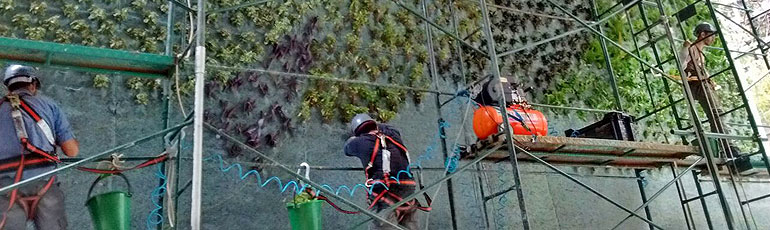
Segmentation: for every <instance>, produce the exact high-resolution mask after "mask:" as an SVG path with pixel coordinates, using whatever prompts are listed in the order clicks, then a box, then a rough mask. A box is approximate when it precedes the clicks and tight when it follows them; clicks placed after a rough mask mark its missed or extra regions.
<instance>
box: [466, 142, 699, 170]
mask: <svg viewBox="0 0 770 230" xmlns="http://www.w3.org/2000/svg"><path fill="white" fill-rule="evenodd" d="M502 139H504V137H502V136H501V135H497V136H493V137H491V138H489V139H487V140H481V141H479V142H477V143H476V144H474V146H473V147H472V148H471V149H475V150H474V151H471V153H470V154H469V155H468V156H467V158H474V157H475V156H476V155H475V154H477V153H479V152H480V151H483V149H486V148H489V147H491V146H494V145H499V144H504V142H503V140H502ZM514 139H515V142H516V146H517V147H519V148H521V149H524V150H527V151H528V152H530V153H532V154H533V155H535V156H538V157H540V158H541V159H544V160H546V161H548V162H551V163H557V164H570V165H595V166H606V165H612V166H626V167H638V168H650V167H658V166H660V165H663V164H667V163H670V162H674V161H680V160H683V159H685V158H686V157H688V156H692V155H699V151H700V150H699V149H698V148H697V147H696V146H686V145H670V144H658V143H646V142H635V141H619V140H605V139H590V138H572V137H549V136H545V137H537V139H535V140H533V138H532V136H526V135H515V136H514ZM517 151H518V153H517V158H518V159H521V160H525V161H527V160H533V159H532V158H531V157H529V156H528V155H526V154H524V153H523V152H521V151H520V149H517ZM508 157H509V153H508V150H507V145H504V146H503V147H502V148H500V149H499V150H497V151H496V152H495V153H493V154H492V155H490V156H489V157H487V160H491V161H500V160H505V159H508Z"/></svg>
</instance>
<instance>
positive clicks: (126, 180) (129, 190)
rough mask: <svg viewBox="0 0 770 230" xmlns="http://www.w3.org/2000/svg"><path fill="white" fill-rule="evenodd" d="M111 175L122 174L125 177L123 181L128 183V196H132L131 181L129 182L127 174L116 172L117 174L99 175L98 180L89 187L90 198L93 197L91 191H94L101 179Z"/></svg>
mask: <svg viewBox="0 0 770 230" xmlns="http://www.w3.org/2000/svg"><path fill="white" fill-rule="evenodd" d="M111 176H120V177H121V178H123V181H125V182H126V185H128V197H131V194H132V193H131V183H130V182H128V178H126V175H123V174H122V173H116V174H102V175H100V176H99V177H97V178H96V180H95V181H94V183H92V184H91V187H90V188H88V199H91V192H93V190H94V187H96V184H97V183H99V181H101V180H102V179H104V178H107V177H111ZM88 199H86V200H88Z"/></svg>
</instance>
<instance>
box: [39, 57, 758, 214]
mask: <svg viewBox="0 0 770 230" xmlns="http://www.w3.org/2000/svg"><path fill="white" fill-rule="evenodd" d="M44 74H45V76H44V84H45V86H44V90H43V91H44V93H45V94H47V95H50V96H52V97H53V98H55V99H56V100H57V101H59V102H60V103H61V106H62V108H63V109H64V111H65V113H67V115H68V116H69V117H70V119H71V121H72V123H73V125H74V127H75V132H76V134H77V137H78V138H79V140H80V141H81V144H82V149H83V151H82V156H90V155H93V154H96V153H98V152H101V151H103V150H105V149H108V148H110V147H113V146H115V145H118V144H121V143H125V142H127V141H130V140H133V139H136V138H138V137H141V136H143V135H146V134H148V133H152V132H154V131H156V130H160V127H161V117H160V114H161V109H160V106H159V104H160V103H158V102H155V103H153V104H151V105H148V106H140V105H136V104H135V103H134V102H133V100H132V98H131V95H130V93H128V92H126V91H125V90H123V88H122V87H117V85H120V84H122V82H123V78H121V77H115V78H113V81H112V84H113V87H111V88H110V89H102V90H97V89H92V88H90V87H83V86H84V85H89V84H90V80H88V79H90V78H87V77H83V76H82V75H81V74H79V73H75V72H54V71H44ZM156 96H157V95H156ZM425 99H426V100H425V101H424V103H423V104H420V105H413V104H408V105H405V107H404V108H403V110H402V111H404V112H403V113H400V114H399V115H398V116H397V117H396V118H395V119H394V120H393V121H392V122H391V124H393V125H395V126H397V127H399V128H401V132H402V134H403V136H404V139H405V142H406V145H407V146H408V147H410V149H411V153H412V157H413V159H415V158H417V157H418V156H420V155H423V154H429V156H432V158H429V159H426V160H424V161H423V162H424V163H423V166H424V167H443V159H442V154H441V152H440V150H439V148H435V149H434V150H433V151H430V152H426V151H425V150H426V148H427V147H428V146H430V145H432V143H437V142H436V141H437V140H438V139H437V138H436V132H435V130H436V127H437V125H436V124H437V118H436V109H435V107H434V106H433V105H435V102H434V99H435V98H434V97H433V96H427V97H426V98H425ZM209 103H213V102H210V101H209ZM463 105H464V104H463V101H458V102H457V103H454V102H453V103H450V104H449V106H447V107H445V108H444V109H443V110H442V112H443V114H445V115H446V116H447V117H448V118H447V120H448V121H449V123H450V124H452V126H451V127H450V128H449V130H448V132H447V133H448V142H449V143H450V144H451V143H454V140H455V139H456V138H457V139H458V140H459V142H460V143H465V142H466V141H468V140H471V137H472V133H470V132H461V131H462V130H461V129H462V127H463V126H462V125H460V124H461V122H460V121H461V115H462V113H463V112H464V110H463V108H464V107H463ZM172 114H174V117H175V119H174V122H172V123H175V122H178V121H179V120H180V119H181V118H180V115H179V112H178V111H177V109H176V107H174V108H173V109H172ZM582 125H584V124H573V123H570V122H569V121H554V122H552V125H551V129H552V130H550V133H552V134H554V135H558V134H559V133H561V132H562V130H561V128H562V127H573V126H582ZM297 127H298V128H297V129H296V130H295V132H294V135H293V136H291V137H287V138H285V139H283V140H282V141H281V142H280V144H279V146H278V147H276V148H272V149H271V148H262V149H261V150H262V151H265V152H266V153H268V154H269V155H271V156H272V157H275V158H276V159H278V160H279V161H280V162H282V163H284V164H288V165H298V164H299V163H300V162H302V161H306V162H308V163H310V164H311V165H314V166H335V167H358V166H360V163H359V161H358V160H356V159H353V158H349V157H344V155H343V154H342V152H341V146H342V144H343V143H344V140H345V138H346V137H345V134H344V132H345V131H344V127H343V125H342V124H321V123H319V122H308V123H306V124H304V125H297ZM466 128H467V126H466ZM458 134H459V135H460V136H459V138H458V136H457V135H458ZM217 138H218V137H217V136H215V135H212V134H211V133H209V134H208V136H207V138H206V146H207V148H206V152H205V153H204V154H205V156H213V155H215V154H224V151H223V150H222V149H221V147H220V146H221V144H220V141H221V140H219V139H217ZM187 144H188V145H187V146H188V147H189V138H188V143H187ZM160 151H162V150H161V141H160V139H158V140H153V141H150V142H148V143H146V144H142V145H137V146H135V147H132V148H131V149H128V150H126V151H122V152H121V153H124V154H126V155H132V156H136V155H153V154H157V153H159V152H160ZM190 156H191V151H190V149H185V151H184V152H183V157H184V158H185V159H183V162H182V172H181V174H180V175H181V176H180V181H181V183H182V184H184V183H185V182H187V181H188V180H189V178H190V175H191V169H190V168H191V162H190V161H189V157H190ZM254 156H255V155H253V154H248V153H245V154H244V155H242V156H240V157H238V158H227V157H225V159H226V161H228V162H236V161H245V162H248V161H251V160H252V158H253V157H254ZM464 163H465V162H463V163H462V164H464ZM219 167H220V165H219V164H218V162H217V161H206V162H205V163H204V190H203V197H204V201H203V217H202V219H203V226H204V229H288V228H289V227H288V215H287V211H286V209H285V202H284V200H286V199H288V198H289V197H290V195H289V192H286V193H283V194H281V193H280V192H279V189H278V188H277V187H278V186H277V185H275V184H273V183H270V184H268V185H267V186H265V187H264V188H263V187H260V186H258V185H257V184H256V183H255V179H254V177H248V178H246V179H245V180H244V181H241V180H240V179H239V175H237V172H234V171H230V172H226V173H223V172H222V171H220V170H219ZM559 168H560V169H562V170H564V171H566V172H568V173H570V174H571V175H574V176H575V177H576V178H578V179H580V180H581V181H584V182H585V183H586V184H588V185H590V186H592V187H594V188H596V189H597V190H599V191H601V192H602V193H603V194H605V195H606V196H608V197H610V198H611V199H613V200H615V201H617V202H618V203H620V204H621V205H624V206H626V207H628V208H631V209H633V208H634V207H636V206H638V205H640V204H641V203H642V202H641V199H640V195H639V191H638V187H637V184H636V179H635V178H634V172H633V170H632V169H624V168H591V167H567V166H560V167H559ZM521 171H522V173H523V178H522V180H523V190H524V198H525V201H526V207H527V211H528V214H529V215H528V216H529V221H530V224H531V226H532V227H533V229H607V228H611V227H612V226H614V225H615V224H616V223H617V222H619V221H620V220H621V219H623V218H624V217H625V216H626V214H625V213H624V212H623V211H622V210H620V209H618V208H616V207H614V206H613V205H611V204H610V203H608V202H606V201H604V200H602V199H600V198H599V197H597V196H596V195H593V194H590V193H589V192H587V191H586V190H585V189H582V188H580V187H579V186H578V185H577V184H575V183H573V182H572V181H569V180H568V179H566V178H564V177H562V176H560V175H557V174H554V173H553V172H552V171H551V170H550V169H548V168H545V167H544V166H542V165H537V164H532V163H522V169H521ZM156 172H157V168H156V167H150V168H147V169H143V170H138V171H132V172H129V173H127V175H128V177H129V178H130V180H131V182H132V185H133V190H134V193H133V195H134V196H133V203H132V208H133V214H132V226H133V228H134V229H145V228H147V224H146V221H147V217H148V214H149V212H150V211H151V210H152V209H153V207H154V206H153V205H152V204H151V203H150V197H151V193H152V191H153V189H154V188H155V187H156V186H157V185H158V179H157V178H156V176H155V173H156ZM261 173H262V176H263V178H266V177H269V176H278V177H279V178H281V180H283V181H284V182H285V181H286V180H290V179H292V178H291V177H288V176H286V173H283V172H281V171H279V170H277V169H275V168H271V167H266V168H265V169H264V170H262V171H261ZM440 174H441V172H439V171H429V172H426V173H425V175H424V176H425V178H426V181H428V182H431V181H435V180H436V179H438V178H439V177H440ZM479 174H481V175H482V181H483V184H484V186H483V187H484V190H485V192H486V194H490V193H493V192H496V191H500V190H502V189H505V188H508V187H510V186H511V185H512V184H511V181H512V179H511V167H510V164H509V163H507V162H501V163H497V164H494V163H485V164H484V167H483V171H482V172H470V173H464V174H462V175H460V176H458V177H457V178H456V179H454V183H455V187H454V191H455V194H454V199H455V205H456V208H455V211H456V214H457V216H456V218H457V222H458V226H459V228H460V229H484V228H485V226H486V221H485V217H484V212H483V209H484V208H483V204H482V202H481V198H480V197H481V195H480V194H479V192H480V189H479V177H478V175H479ZM95 177H96V176H95V175H93V174H88V173H84V172H79V171H68V172H66V173H64V174H63V175H62V176H61V177H60V178H61V181H62V187H63V188H64V190H65V191H66V193H67V209H68V220H69V223H70V226H71V229H90V228H91V224H90V218H89V216H88V213H87V210H86V208H85V207H84V203H85V201H86V192H87V188H88V186H89V185H90V183H91V182H92V181H93V179H94V178H95ZM311 178H312V179H313V180H316V181H318V182H322V183H325V184H329V185H331V186H333V187H336V186H340V185H347V186H352V185H354V184H356V183H360V182H361V181H362V180H363V175H362V173H360V172H351V171H320V170H314V171H312V172H311ZM671 178H672V173H671V171H670V169H668V168H663V169H654V170H651V171H649V173H648V177H647V180H646V187H645V190H646V192H647V194H648V195H652V194H653V193H654V192H655V191H657V189H659V188H660V187H662V186H663V185H665V184H666V183H667V182H668V180H670V179H671ZM683 181H684V185H685V187H686V194H687V197H694V196H696V190H695V187H694V184H693V180H692V177H691V175H690V174H687V176H685V177H684V178H683ZM113 186H115V187H118V186H121V185H118V184H117V182H116V183H115V184H114V185H113ZM703 186H704V191H706V192H708V191H711V190H712V186H711V184H710V183H709V182H704V183H703ZM724 187H725V188H726V189H727V190H728V194H732V191H733V190H732V187H730V185H729V184H728V183H724ZM744 187H745V191H746V193H747V195H748V197H756V196H759V195H763V194H765V193H768V191H770V184H768V183H765V182H761V183H759V182H757V183H746V184H744ZM434 192H435V191H431V194H433V193H434ZM345 196H346V197H349V196H348V195H345ZM677 196H678V194H677V191H676V188H675V187H673V186H672V187H671V188H669V189H668V190H666V191H665V192H664V193H663V194H662V195H661V196H660V197H659V198H658V199H657V200H656V201H655V202H653V203H652V205H651V211H652V219H653V220H654V221H655V223H657V224H660V225H661V226H663V227H664V228H666V229H685V228H686V224H685V221H684V214H683V213H682V208H681V206H680V204H679V202H678V198H677ZM742 197H743V194H742ZM349 198H350V199H351V200H354V201H356V202H357V203H359V204H361V205H364V204H365V203H366V202H365V197H364V195H363V193H361V192H360V191H359V192H357V193H356V194H355V195H354V197H349ZM434 198H435V202H434V204H433V208H434V211H433V212H431V213H430V214H429V215H430V216H429V217H427V214H421V215H423V220H424V222H428V223H429V227H428V228H429V229H449V228H451V224H450V223H451V222H450V209H449V204H448V200H447V196H446V187H445V186H442V189H441V190H439V192H438V194H437V195H436V196H434ZM730 199H732V200H735V197H734V195H730ZM744 199H745V198H744ZM338 203H339V202H338ZM517 203H518V202H517V199H516V194H515V193H514V192H510V193H508V194H506V195H504V196H501V197H498V198H495V199H492V200H490V201H489V202H487V204H486V209H487V212H488V214H489V216H488V220H489V223H490V225H489V228H490V229H518V228H520V226H521V219H520V215H519V208H518V206H517ZM707 203H708V207H709V208H710V209H709V211H710V212H711V217H712V220H713V223H714V225H715V228H716V229H724V228H725V223H724V221H723V220H722V218H721V213H720V211H719V208H718V207H719V203H718V201H717V199H716V197H715V196H711V197H709V198H707ZM179 204H180V210H178V212H179V216H180V220H179V224H180V226H179V227H180V229H188V226H189V193H184V194H183V195H182V197H180V203H179ZM769 206H770V203H769V202H768V201H760V202H757V203H755V204H754V205H752V206H751V211H752V212H753V215H754V221H756V226H757V227H753V226H752V227H753V229H764V228H766V227H767V226H770V216H769V215H770V214H769V213H768V212H767V210H770V207H769ZM690 208H691V210H692V211H693V216H694V217H695V220H696V223H695V224H696V227H697V228H698V229H704V228H706V225H705V224H706V222H705V218H704V215H703V211H702V209H701V207H700V203H699V202H693V203H692V206H691V207H690ZM732 210H733V215H734V216H736V218H737V219H738V221H737V223H739V226H740V228H741V229H746V228H745V226H743V221H742V220H741V214H740V211H739V209H738V207H737V206H735V207H733V208H732ZM747 211H748V210H747ZM323 213H324V216H323V220H324V226H325V228H326V229H335V228H339V229H347V228H350V227H351V226H352V225H354V224H356V223H359V222H360V221H361V220H363V219H364V218H365V216H363V215H345V214H341V213H338V212H335V211H334V210H333V209H332V208H331V207H329V206H324V210H323ZM638 213H640V214H643V212H641V211H640V212H638ZM165 223H168V221H165ZM752 225H753V222H752ZM646 228H647V226H646V225H645V224H644V223H643V222H642V221H639V220H637V219H634V218H632V219H629V220H628V221H627V222H626V223H625V224H624V225H622V226H621V229H646ZM360 229H365V228H360Z"/></svg>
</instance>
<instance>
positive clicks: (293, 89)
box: [284, 78, 299, 101]
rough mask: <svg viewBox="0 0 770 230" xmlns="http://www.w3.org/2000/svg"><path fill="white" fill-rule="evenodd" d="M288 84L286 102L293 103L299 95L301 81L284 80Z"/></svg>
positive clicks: (294, 79)
mask: <svg viewBox="0 0 770 230" xmlns="http://www.w3.org/2000/svg"><path fill="white" fill-rule="evenodd" d="M284 84H286V88H287V89H286V101H292V100H294V98H296V97H297V95H299V81H297V79H296V78H288V79H287V80H284Z"/></svg>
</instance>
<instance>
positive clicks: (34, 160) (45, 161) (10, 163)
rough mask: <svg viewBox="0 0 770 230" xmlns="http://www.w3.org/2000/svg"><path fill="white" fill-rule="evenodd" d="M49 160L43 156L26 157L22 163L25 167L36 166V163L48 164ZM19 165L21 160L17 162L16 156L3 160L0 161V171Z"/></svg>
mask: <svg viewBox="0 0 770 230" xmlns="http://www.w3.org/2000/svg"><path fill="white" fill-rule="evenodd" d="M50 164H51V161H50V160H48V158H44V157H34V158H32V159H26V160H25V161H24V165H25V166H26V167H29V166H37V165H50ZM20 165H21V162H19V161H18V160H17V159H16V158H14V159H13V160H10V161H3V162H2V163H0V172H5V171H8V170H9V169H14V171H15V169H16V168H18V167H19V166H20Z"/></svg>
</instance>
